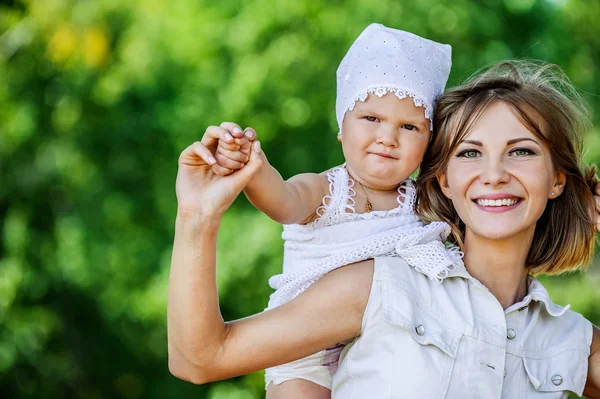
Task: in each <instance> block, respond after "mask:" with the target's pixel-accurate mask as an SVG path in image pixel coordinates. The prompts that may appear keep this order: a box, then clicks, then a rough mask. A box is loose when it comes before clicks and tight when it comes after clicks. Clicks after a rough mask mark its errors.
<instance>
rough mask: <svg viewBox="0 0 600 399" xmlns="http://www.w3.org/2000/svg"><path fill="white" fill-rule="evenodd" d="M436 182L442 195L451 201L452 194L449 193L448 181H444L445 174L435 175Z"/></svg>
mask: <svg viewBox="0 0 600 399" xmlns="http://www.w3.org/2000/svg"><path fill="white" fill-rule="evenodd" d="M437 181H438V184H439V185H440V187H441V189H442V192H443V193H444V195H445V196H446V197H447V198H450V199H452V193H451V192H450V187H448V179H446V172H444V173H440V174H439V175H437Z"/></svg>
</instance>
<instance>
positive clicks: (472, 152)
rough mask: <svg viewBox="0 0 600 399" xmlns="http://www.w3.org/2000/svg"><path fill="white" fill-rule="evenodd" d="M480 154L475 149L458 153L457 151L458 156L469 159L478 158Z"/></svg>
mask: <svg viewBox="0 0 600 399" xmlns="http://www.w3.org/2000/svg"><path fill="white" fill-rule="evenodd" d="M480 156H481V154H480V153H479V151H477V150H464V151H461V152H460V153H458V155H457V157H458V158H469V159H472V158H478V157H480Z"/></svg>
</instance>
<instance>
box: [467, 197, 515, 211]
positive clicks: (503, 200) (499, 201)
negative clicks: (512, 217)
mask: <svg viewBox="0 0 600 399" xmlns="http://www.w3.org/2000/svg"><path fill="white" fill-rule="evenodd" d="M490 197H492V196H489V197H487V198H477V199H474V200H473V203H474V204H475V205H476V206H477V208H479V209H481V210H482V211H485V212H492V213H501V212H507V211H510V210H513V209H515V208H516V207H518V206H519V205H521V203H522V202H523V198H518V197H500V196H497V195H494V196H493V197H496V198H490Z"/></svg>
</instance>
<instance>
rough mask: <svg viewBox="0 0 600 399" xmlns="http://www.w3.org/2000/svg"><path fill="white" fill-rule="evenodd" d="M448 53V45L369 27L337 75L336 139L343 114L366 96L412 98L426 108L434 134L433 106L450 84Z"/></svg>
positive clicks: (450, 62) (395, 31) (412, 35)
mask: <svg viewBox="0 0 600 399" xmlns="http://www.w3.org/2000/svg"><path fill="white" fill-rule="evenodd" d="M451 54H452V47H450V45H448V44H440V43H437V42H434V41H432V40H427V39H423V38H422V37H419V36H417V35H414V34H412V33H408V32H404V31H401V30H398V29H392V28H388V27H386V26H383V25H381V24H371V25H369V26H367V28H366V29H365V30H364V31H363V32H362V33H361V34H360V35H359V36H358V38H357V39H356V40H355V41H354V43H352V46H350V49H349V50H348V53H346V55H345V56H344V58H343V59H342V62H341V63H340V66H339V67H338V70H337V98H336V104H335V110H336V117H337V122H338V126H339V128H340V131H339V133H338V135H339V134H342V121H343V120H344V115H346V112H348V111H351V110H353V109H354V106H355V104H356V101H358V100H360V101H365V100H366V99H367V96H368V95H369V93H374V94H376V95H377V96H379V97H382V96H383V95H384V94H386V93H395V94H396V96H397V97H398V98H400V99H402V98H405V97H407V96H410V97H412V99H413V101H414V103H415V105H416V106H417V107H425V117H426V118H427V119H429V123H430V128H431V129H432V130H433V122H432V120H431V117H432V115H433V105H434V101H435V99H436V98H437V96H439V95H440V94H441V93H442V92H443V91H444V87H445V86H446V82H447V81H448V75H449V73H450V66H451V65H452V61H451Z"/></svg>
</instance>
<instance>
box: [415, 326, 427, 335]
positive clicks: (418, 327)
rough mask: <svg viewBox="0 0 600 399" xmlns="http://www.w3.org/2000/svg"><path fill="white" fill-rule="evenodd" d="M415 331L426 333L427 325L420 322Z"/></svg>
mask: <svg viewBox="0 0 600 399" xmlns="http://www.w3.org/2000/svg"><path fill="white" fill-rule="evenodd" d="M415 331H416V332H417V334H419V335H423V334H425V327H423V325H422V324H419V325H418V326H417V328H415Z"/></svg>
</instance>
